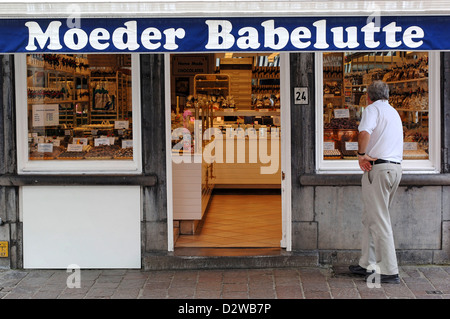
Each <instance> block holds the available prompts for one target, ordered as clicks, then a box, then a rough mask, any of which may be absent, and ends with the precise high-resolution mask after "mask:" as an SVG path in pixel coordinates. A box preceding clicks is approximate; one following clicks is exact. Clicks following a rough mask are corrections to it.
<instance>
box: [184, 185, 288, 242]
mask: <svg viewBox="0 0 450 319" xmlns="http://www.w3.org/2000/svg"><path fill="white" fill-rule="evenodd" d="M281 236H282V230H281V194H280V190H274V191H263V192H261V191H256V192H255V191H245V190H231V191H226V190H225V191H219V192H214V193H213V196H212V197H211V201H210V205H209V208H208V210H207V212H206V213H205V216H204V218H203V220H202V222H201V223H200V224H199V226H198V228H197V231H196V233H195V234H194V235H180V236H179V237H178V239H177V241H176V243H175V248H180V247H210V248H213V247H214V248H279V247H280V241H281Z"/></svg>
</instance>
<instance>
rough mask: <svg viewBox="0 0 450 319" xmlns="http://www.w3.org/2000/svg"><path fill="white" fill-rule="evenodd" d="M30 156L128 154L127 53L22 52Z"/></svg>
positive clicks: (130, 146) (84, 157)
mask: <svg viewBox="0 0 450 319" xmlns="http://www.w3.org/2000/svg"><path fill="white" fill-rule="evenodd" d="M27 94H28V96H27V97H28V150H29V159H30V160H88V159H90V160H114V159H117V160H119V159H120V160H122V159H124V160H132V159H133V142H132V141H133V134H132V103H131V55H129V54H87V55H65V54H29V55H27Z"/></svg>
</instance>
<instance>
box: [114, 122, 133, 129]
mask: <svg viewBox="0 0 450 319" xmlns="http://www.w3.org/2000/svg"><path fill="white" fill-rule="evenodd" d="M129 127H130V123H129V122H128V121H115V122H114V128H115V129H116V130H117V129H126V130H128V128H129Z"/></svg>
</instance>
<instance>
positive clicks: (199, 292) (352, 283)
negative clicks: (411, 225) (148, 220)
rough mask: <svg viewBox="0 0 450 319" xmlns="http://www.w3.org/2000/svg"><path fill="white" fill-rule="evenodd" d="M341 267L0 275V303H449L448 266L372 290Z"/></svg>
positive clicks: (405, 273)
mask: <svg viewBox="0 0 450 319" xmlns="http://www.w3.org/2000/svg"><path fill="white" fill-rule="evenodd" d="M346 269H348V268H346V267H342V268H340V269H338V268H336V269H330V268H326V267H325V268H324V267H301V268H295V267H291V268H282V269H279V268H277V269H235V270H230V269H227V270H189V271H186V270H180V271H176V270H173V271H172V270H171V271H140V270H135V269H133V270H123V269H118V270H82V271H81V287H80V288H70V287H68V286H67V279H68V276H69V275H70V273H67V272H66V271H64V270H51V271H50V270H49V271H46V270H45V271H41V270H30V271H25V270H0V299H168V298H169V299H249V298H250V299H259V298H262V299H330V298H332V299H341V298H343V299H450V267H448V266H434V265H433V266H403V267H400V273H399V274H400V278H401V283H400V284H399V285H395V284H381V287H379V288H370V287H369V286H368V285H367V283H366V282H365V280H364V277H362V276H355V275H352V274H350V273H349V272H348V270H346Z"/></svg>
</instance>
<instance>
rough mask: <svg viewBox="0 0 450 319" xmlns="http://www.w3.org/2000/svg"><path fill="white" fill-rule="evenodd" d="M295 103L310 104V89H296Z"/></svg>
mask: <svg viewBox="0 0 450 319" xmlns="http://www.w3.org/2000/svg"><path fill="white" fill-rule="evenodd" d="M294 101H295V104H309V96H308V88H307V87H298V88H294Z"/></svg>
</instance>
